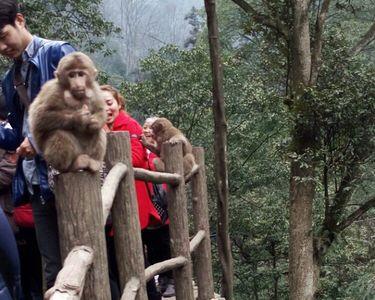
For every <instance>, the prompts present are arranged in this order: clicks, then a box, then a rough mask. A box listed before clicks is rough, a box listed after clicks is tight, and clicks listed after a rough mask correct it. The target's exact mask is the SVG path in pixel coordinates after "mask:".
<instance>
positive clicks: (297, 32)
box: [289, 0, 315, 300]
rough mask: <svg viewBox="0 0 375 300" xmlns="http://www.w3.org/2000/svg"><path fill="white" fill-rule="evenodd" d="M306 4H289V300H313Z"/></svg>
mask: <svg viewBox="0 0 375 300" xmlns="http://www.w3.org/2000/svg"><path fill="white" fill-rule="evenodd" d="M309 3H310V1H308V0H294V1H292V5H293V27H292V35H291V42H290V51H291V57H292V65H291V75H292V84H291V93H292V98H293V101H294V109H295V115H296V121H295V128H294V131H293V133H292V137H293V139H292V145H293V147H294V149H292V150H294V152H295V153H296V154H297V155H298V157H297V158H296V159H293V161H292V162H291V175H290V190H289V192H290V193H289V200H290V211H289V289H290V299H295V300H300V299H304V300H306V299H313V295H314V267H313V235H312V205H313V199H314V193H315V185H314V181H313V177H314V165H313V163H312V162H311V159H310V157H309V154H308V151H307V150H309V149H312V148H313V143H314V131H313V127H312V126H311V122H310V121H311V118H310V116H309V109H308V107H307V103H304V97H303V96H304V92H305V89H306V87H307V86H308V84H309V82H310V74H311V50H310V29H309V15H308V9H309ZM301 157H303V158H302V159H301ZM301 160H303V161H305V162H307V164H308V166H303V165H302V164H301Z"/></svg>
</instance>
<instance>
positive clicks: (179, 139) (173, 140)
mask: <svg viewBox="0 0 375 300" xmlns="http://www.w3.org/2000/svg"><path fill="white" fill-rule="evenodd" d="M168 142H169V143H171V144H177V143H178V142H182V143H185V137H184V136H183V135H180V134H176V135H174V136H172V137H171V138H170V139H169V141H168Z"/></svg>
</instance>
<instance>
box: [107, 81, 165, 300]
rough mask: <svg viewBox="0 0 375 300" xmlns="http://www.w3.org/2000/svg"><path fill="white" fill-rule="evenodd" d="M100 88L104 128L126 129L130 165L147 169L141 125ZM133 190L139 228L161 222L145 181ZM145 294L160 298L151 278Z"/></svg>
mask: <svg viewBox="0 0 375 300" xmlns="http://www.w3.org/2000/svg"><path fill="white" fill-rule="evenodd" d="M100 88H101V90H102V91H103V94H104V101H105V103H106V106H107V122H106V125H107V128H106V130H108V131H128V132H129V135H130V145H131V152H132V165H133V167H137V168H144V169H147V168H148V160H147V154H146V150H145V148H144V147H143V145H142V143H141V142H140V140H139V138H140V136H141V135H142V127H141V125H139V124H138V122H137V121H136V120H134V119H133V118H132V117H130V116H129V114H127V113H126V112H125V108H124V104H125V100H124V98H123V97H122V96H121V95H120V93H119V92H118V91H117V90H116V89H115V88H114V87H112V86H110V85H103V86H101V87H100ZM135 190H136V194H137V201H138V214H139V221H140V225H141V230H144V229H146V228H147V227H149V226H153V225H154V224H158V223H161V219H160V216H159V214H158V212H157V211H156V209H155V207H154V206H153V204H152V202H151V199H150V196H149V193H148V186H147V183H146V182H144V181H141V180H135ZM110 256H111V257H114V255H113V254H110ZM146 265H147V261H146ZM147 294H148V298H149V299H150V300H159V299H161V297H160V294H158V293H157V291H156V287H155V283H154V281H152V280H151V281H149V282H148V283H147Z"/></svg>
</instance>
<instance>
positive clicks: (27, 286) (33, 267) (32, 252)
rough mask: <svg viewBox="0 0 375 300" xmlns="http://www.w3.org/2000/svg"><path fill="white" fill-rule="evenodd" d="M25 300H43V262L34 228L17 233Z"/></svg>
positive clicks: (21, 229)
mask: <svg viewBox="0 0 375 300" xmlns="http://www.w3.org/2000/svg"><path fill="white" fill-rule="evenodd" d="M16 241H17V247H18V253H19V256H20V262H21V282H22V291H23V294H24V299H25V300H43V279H42V277H43V276H42V261H41V258H40V252H39V248H38V244H37V241H36V234H35V229H34V228H26V227H19V230H18V232H17V233H16Z"/></svg>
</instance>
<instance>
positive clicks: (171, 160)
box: [162, 143, 194, 300]
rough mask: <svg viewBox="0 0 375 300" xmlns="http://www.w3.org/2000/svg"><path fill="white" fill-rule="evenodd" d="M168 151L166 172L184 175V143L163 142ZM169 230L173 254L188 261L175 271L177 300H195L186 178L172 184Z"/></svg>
mask: <svg viewBox="0 0 375 300" xmlns="http://www.w3.org/2000/svg"><path fill="white" fill-rule="evenodd" d="M162 147H163V150H162V151H163V153H165V171H166V172H167V173H176V174H180V175H182V174H183V173H184V172H183V165H182V145H181V143H178V144H171V143H164V144H163V145H162ZM167 199H168V212H169V220H170V225H169V233H170V239H171V254H172V257H178V256H182V257H185V258H186V259H187V263H186V264H185V265H184V266H182V267H181V268H178V269H174V270H173V277H174V283H175V287H176V299H177V300H193V299H194V292H193V284H192V277H193V276H192V269H191V258H190V247H189V224H188V212H187V199H186V194H185V181H184V179H183V176H182V179H181V182H180V184H179V185H177V186H169V188H168V190H167Z"/></svg>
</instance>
